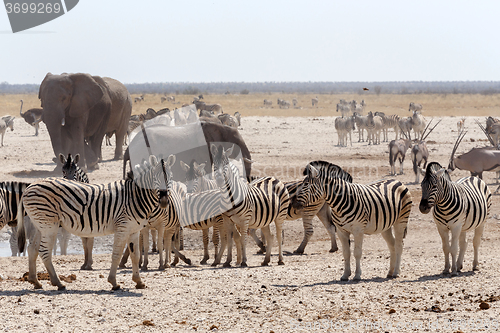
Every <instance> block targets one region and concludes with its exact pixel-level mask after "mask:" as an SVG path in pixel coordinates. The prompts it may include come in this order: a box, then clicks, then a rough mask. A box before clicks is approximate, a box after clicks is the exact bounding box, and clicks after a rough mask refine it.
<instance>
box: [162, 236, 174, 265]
mask: <svg viewBox="0 0 500 333" xmlns="http://www.w3.org/2000/svg"><path fill="white" fill-rule="evenodd" d="M173 234H174V232H173V230H172V229H171V228H170V229H165V233H164V235H165V236H164V238H163V244H164V247H165V268H170V267H171V265H170V259H171V253H172V235H173Z"/></svg>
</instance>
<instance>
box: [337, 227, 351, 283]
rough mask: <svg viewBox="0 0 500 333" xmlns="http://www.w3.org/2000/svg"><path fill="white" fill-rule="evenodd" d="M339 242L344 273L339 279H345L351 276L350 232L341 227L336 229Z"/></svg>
mask: <svg viewBox="0 0 500 333" xmlns="http://www.w3.org/2000/svg"><path fill="white" fill-rule="evenodd" d="M338 234H339V239H340V243H341V244H342V254H343V256H344V274H343V275H342V277H341V278H340V281H347V280H348V279H349V276H351V247H350V244H349V236H350V234H349V233H348V232H347V231H344V230H342V229H339V230H338Z"/></svg>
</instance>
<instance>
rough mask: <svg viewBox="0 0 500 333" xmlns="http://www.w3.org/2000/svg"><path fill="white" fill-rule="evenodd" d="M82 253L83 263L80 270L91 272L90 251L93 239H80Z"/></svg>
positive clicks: (92, 246)
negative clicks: (83, 256) (83, 255)
mask: <svg viewBox="0 0 500 333" xmlns="http://www.w3.org/2000/svg"><path fill="white" fill-rule="evenodd" d="M82 244H83V252H84V254H85V261H84V262H83V265H82V267H80V269H81V270H85V271H91V270H92V264H93V263H94V262H93V260H92V249H93V248H94V237H82Z"/></svg>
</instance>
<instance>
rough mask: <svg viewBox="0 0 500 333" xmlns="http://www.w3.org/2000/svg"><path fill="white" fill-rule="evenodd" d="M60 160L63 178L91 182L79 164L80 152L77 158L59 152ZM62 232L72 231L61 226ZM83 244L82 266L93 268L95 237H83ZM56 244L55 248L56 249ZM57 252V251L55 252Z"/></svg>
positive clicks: (87, 268)
mask: <svg viewBox="0 0 500 333" xmlns="http://www.w3.org/2000/svg"><path fill="white" fill-rule="evenodd" d="M59 160H60V161H61V164H62V173H63V178H65V179H69V180H74V181H77V182H80V183H86V184H89V183H90V181H89V177H88V175H87V173H86V172H85V171H83V170H82V169H81V168H80V167H79V166H78V164H77V163H78V162H79V161H80V154H76V155H75V158H72V157H71V154H68V157H67V158H66V157H64V155H63V154H59ZM61 229H62V230H61V233H67V235H68V238H69V235H70V233H69V232H68V231H66V229H64V228H61ZM82 244H83V253H84V254H85V260H84V262H83V265H82V266H81V267H80V269H82V270H92V263H93V260H92V249H93V248H94V238H93V237H82ZM55 248H56V247H55V246H54V250H55ZM54 254H55V253H54ZM61 254H62V246H61Z"/></svg>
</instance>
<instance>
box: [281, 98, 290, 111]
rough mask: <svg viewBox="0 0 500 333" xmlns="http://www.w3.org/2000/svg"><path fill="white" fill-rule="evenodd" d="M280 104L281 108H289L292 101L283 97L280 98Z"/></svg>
mask: <svg viewBox="0 0 500 333" xmlns="http://www.w3.org/2000/svg"><path fill="white" fill-rule="evenodd" d="M278 105H279V107H280V109H289V108H290V102H289V101H285V100H283V99H280V98H278Z"/></svg>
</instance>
